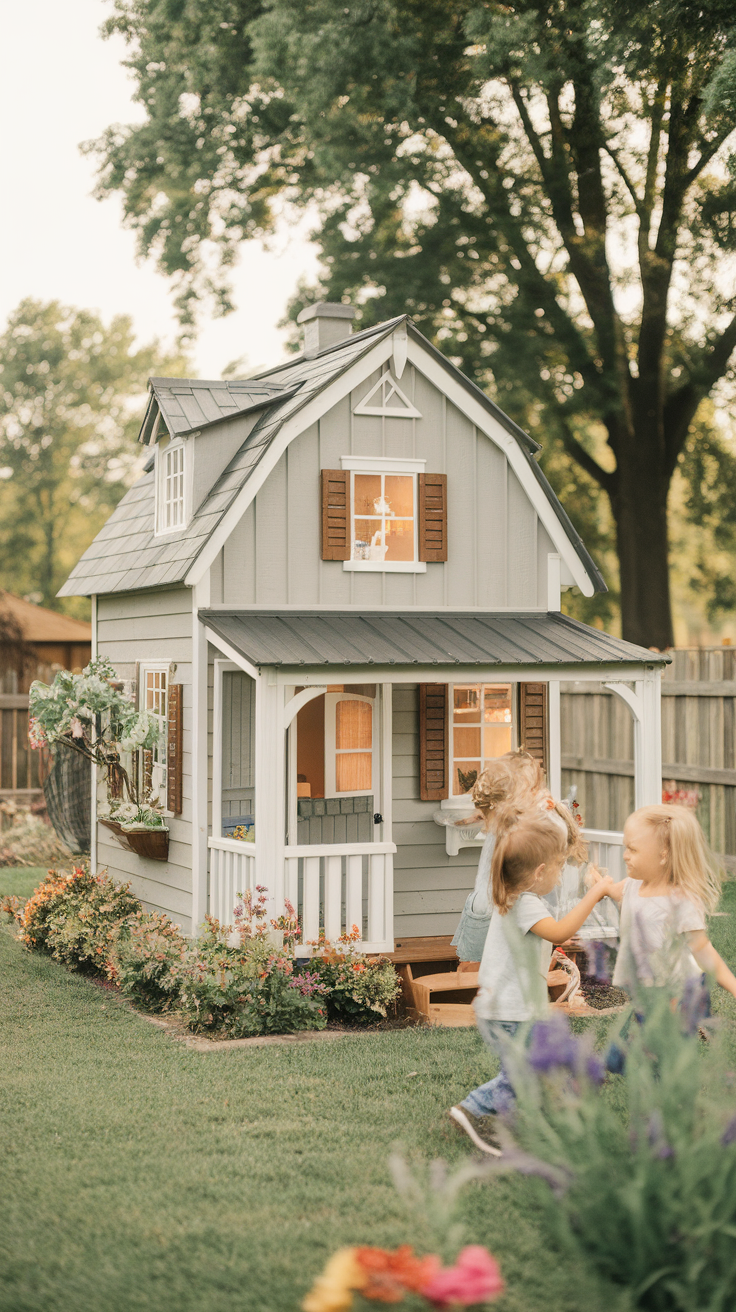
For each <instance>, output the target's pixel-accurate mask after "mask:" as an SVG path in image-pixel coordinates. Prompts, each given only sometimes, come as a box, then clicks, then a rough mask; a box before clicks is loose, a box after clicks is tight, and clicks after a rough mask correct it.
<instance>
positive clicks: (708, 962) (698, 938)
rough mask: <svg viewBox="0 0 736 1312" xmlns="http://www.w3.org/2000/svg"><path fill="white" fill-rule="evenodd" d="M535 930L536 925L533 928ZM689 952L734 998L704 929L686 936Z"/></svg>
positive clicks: (731, 980) (732, 983)
mask: <svg viewBox="0 0 736 1312" xmlns="http://www.w3.org/2000/svg"><path fill="white" fill-rule="evenodd" d="M534 928H535V929H536V925H535V926H534ZM687 940H688V943H689V944H690V951H691V952H692V954H693V956H694V957H695V960H696V961H697V963H698V965H699V966H700V969H701V970H704V971H705V973H706V975H714V976H715V979H716V983H717V984H720V985H721V988H724V989H727V990H728V992H729V993H732V994H733V996H734V997H735V998H736V976H734V975H732V973H731V971H730V970H729V969H728V966H727V965H726V963H725V961H724V960H723V957H720V956H719V955H718V953H717V952H716V950H715V948H714V947H713V944H712V943H711V941H710V939H709V938H708V935H707V934H706V932H705V930H704V929H695V930H692V931H691V932H690V933H689V934H688V936H687Z"/></svg>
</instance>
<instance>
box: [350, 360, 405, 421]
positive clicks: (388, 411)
mask: <svg viewBox="0 0 736 1312" xmlns="http://www.w3.org/2000/svg"><path fill="white" fill-rule="evenodd" d="M353 414H355V415H389V416H390V417H391V418H393V419H421V417H422V416H421V414H420V413H419V411H418V410H417V408H416V406H413V405H412V403H411V401H410V400H409V398H408V396H406V395H405V394H404V392H402V390H401V388H400V387H399V384H398V383H397V381H396V379H395V378H393V377H392V375H391V373H390V371H389V370H387V371H386V373H385V374H382V375H381V377H380V378H379V380H378V382H377V383H375V384H374V385H373V387H372V388H371V390H370V392H368V394H367V396H364V397H363V400H362V401H361V402H360V404H359V405H356V407H355V409H354V411H353Z"/></svg>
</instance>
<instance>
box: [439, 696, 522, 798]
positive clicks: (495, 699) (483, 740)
mask: <svg viewBox="0 0 736 1312" xmlns="http://www.w3.org/2000/svg"><path fill="white" fill-rule="evenodd" d="M451 713H452V725H451V760H452V793H453V796H455V797H462V796H464V795H465V794H466V793H469V792H470V791H471V789H472V787H473V784H474V783H475V781H476V779H477V778H478V775H479V774H480V773H481V771H482V770H483V769H485V767H486V765H487V764H488V762H489V761H492V760H495V759H496V758H497V757H499V756H503V755H504V753H505V752H510V751H511V747H512V731H513V717H512V685H511V684H510V683H466V684H457V683H456V684H455V685H454V687H453V689H452V703H451Z"/></svg>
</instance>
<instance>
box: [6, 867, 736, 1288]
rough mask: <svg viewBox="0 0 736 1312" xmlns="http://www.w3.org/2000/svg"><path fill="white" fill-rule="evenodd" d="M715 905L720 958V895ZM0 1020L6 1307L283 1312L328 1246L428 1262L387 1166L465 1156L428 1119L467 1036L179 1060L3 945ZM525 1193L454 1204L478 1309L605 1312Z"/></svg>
mask: <svg viewBox="0 0 736 1312" xmlns="http://www.w3.org/2000/svg"><path fill="white" fill-rule="evenodd" d="M3 873H6V872H3ZM24 874H25V872H24ZM18 878H20V876H18ZM7 891H19V890H18V889H13V890H10V889H8V890H7ZM724 909H725V910H726V911H730V912H731V913H732V914H731V915H730V916H728V917H724V918H720V919H716V920H714V921H713V924H712V931H713V938H714V940H715V941H716V944H717V946H718V947H719V949H720V950H721V951H722V952H723V953H724V955H725V956H727V957H729V958H730V960H731V962H732V963H733V961H734V960H735V959H736V914H733V913H736V885H730V886H729V888H728V889H727V893H726V897H725V899H724ZM723 1009H724V1010H726V1011H727V1012H729V1013H730V1014H731V1015H732V1016H734V1015H736V1008H732V1007H731V999H726V1000H725V1004H724V1005H723ZM0 1014H1V1015H2V1017H3V1025H2V1042H3V1055H2V1062H1V1065H0V1070H1V1071H2V1075H1V1076H0V1079H1V1080H2V1084H1V1086H0V1090H1V1091H0V1098H1V1100H2V1107H3V1111H4V1117H3V1120H4V1129H3V1152H2V1156H1V1157H0V1196H1V1197H2V1199H3V1203H2V1224H1V1225H0V1255H1V1256H0V1309H2V1312H40V1310H43V1312H134V1310H136V1312H137V1310H139V1309H140V1310H141V1312H143V1310H145V1312H195V1310H196V1312H226V1310H227V1312H237V1310H239V1309H243V1310H244V1312H292V1310H296V1309H297V1308H298V1306H299V1302H300V1299H301V1297H302V1295H303V1293H304V1291H305V1290H306V1289H307V1288H308V1286H309V1285H310V1283H311V1280H312V1278H313V1277H314V1275H315V1274H316V1273H317V1271H319V1270H320V1268H321V1267H322V1265H323V1263H324V1261H325V1259H326V1258H327V1257H328V1256H329V1254H330V1253H332V1252H333V1251H334V1250H335V1249H336V1248H337V1247H339V1246H340V1245H341V1244H346V1243H355V1242H363V1243H374V1244H384V1245H389V1246H392V1247H393V1246H395V1245H396V1244H398V1243H400V1242H408V1243H413V1244H414V1245H415V1246H416V1247H417V1248H420V1249H427V1248H431V1247H433V1246H434V1245H433V1240H432V1235H431V1233H430V1232H429V1231H428V1230H427V1228H426V1227H425V1223H424V1221H423V1218H422V1216H421V1215H420V1214H417V1213H416V1212H414V1213H410V1212H408V1211H407V1209H406V1206H405V1204H404V1203H403V1201H402V1200H401V1199H400V1198H399V1197H398V1195H397V1194H396V1193H395V1192H394V1189H393V1187H392V1185H391V1182H390V1177H389V1172H388V1167H387V1158H388V1155H389V1153H390V1151H391V1149H392V1147H393V1146H394V1145H396V1144H397V1143H400V1144H402V1145H403V1146H404V1147H405V1149H406V1150H407V1152H408V1153H409V1154H413V1155H419V1156H422V1157H424V1158H431V1157H437V1156H441V1157H444V1158H445V1159H446V1160H448V1161H449V1162H450V1163H457V1162H459V1161H461V1160H462V1159H463V1158H464V1157H465V1155H466V1153H465V1145H464V1143H463V1142H462V1141H461V1140H460V1139H459V1137H457V1136H456V1134H455V1132H454V1130H453V1127H452V1126H451V1125H450V1124H449V1123H448V1122H447V1120H446V1116H445V1111H446V1108H447V1107H448V1106H450V1104H451V1103H452V1102H454V1101H455V1100H457V1099H458V1098H460V1097H462V1096H463V1095H464V1094H465V1093H466V1092H467V1090H468V1089H469V1088H471V1087H472V1086H473V1085H475V1084H478V1083H479V1082H480V1081H481V1080H483V1079H487V1078H488V1077H489V1074H490V1073H491V1069H492V1063H491V1059H490V1058H488V1057H487V1056H486V1053H485V1051H484V1049H483V1047H482V1044H481V1042H480V1040H479V1038H478V1037H477V1036H476V1034H475V1032H474V1031H472V1030H423V1029H422V1030H420V1029H417V1030H401V1031H393V1032H387V1033H382V1034H381V1033H379V1034H372V1035H370V1036H365V1037H360V1038H347V1039H338V1040H331V1041H325V1042H319V1041H318V1042H315V1043H305V1044H303V1045H300V1046H298V1047H297V1046H296V1045H295V1046H285V1047H272V1048H251V1049H238V1050H233V1051H230V1052H225V1053H217V1054H201V1053H197V1052H192V1051H190V1050H189V1049H187V1048H185V1047H184V1046H183V1045H181V1044H178V1043H176V1042H174V1041H173V1040H171V1039H170V1038H168V1037H167V1036H166V1035H165V1034H162V1033H161V1032H160V1031H158V1030H157V1029H156V1028H155V1027H154V1026H152V1025H150V1024H149V1023H148V1022H146V1021H145V1020H143V1019H141V1018H140V1017H139V1016H137V1015H135V1014H134V1013H133V1012H131V1011H130V1010H129V1009H128V1008H127V1007H126V1006H125V1005H124V1004H123V1003H122V1002H121V1001H120V999H119V998H117V997H116V996H115V995H113V994H110V993H106V992H104V991H103V990H101V989H99V988H97V987H95V986H94V985H92V984H90V983H89V982H88V981H86V980H84V979H82V978H80V977H78V976H75V975H73V974H70V973H69V972H68V971H67V970H65V969H64V968H63V967H61V966H58V965H57V964H56V963H54V962H52V961H50V960H48V959H47V958H44V957H40V956H35V955H30V954H28V953H26V952H24V951H23V950H22V949H21V947H20V946H19V945H18V943H17V942H15V941H14V940H13V939H12V938H11V936H10V934H9V933H0ZM536 1188H537V1186H536V1183H535V1182H534V1181H529V1180H526V1179H523V1178H520V1177H518V1176H513V1177H511V1176H510V1177H508V1178H506V1177H498V1178H495V1179H494V1180H493V1181H492V1182H491V1183H485V1184H483V1185H479V1184H473V1185H470V1186H468V1187H467V1189H466V1191H465V1195H464V1201H463V1209H464V1219H465V1222H466V1234H465V1239H466V1241H467V1242H482V1243H485V1244H487V1245H488V1246H489V1248H490V1249H491V1251H492V1252H494V1253H495V1254H496V1256H497V1257H498V1259H499V1261H500V1262H501V1266H502V1270H503V1273H504V1276H505V1278H506V1280H507V1283H508V1293H507V1295H506V1296H505V1298H504V1299H503V1300H501V1301H499V1302H498V1303H497V1304H496V1305H495V1306H496V1307H498V1309H499V1312H543V1310H544V1312H547V1310H548V1309H550V1308H560V1309H563V1308H564V1312H614V1309H617V1308H618V1306H619V1304H618V1303H617V1301H616V1298H615V1297H614V1296H612V1291H611V1290H610V1288H608V1287H605V1286H603V1285H602V1284H601V1283H599V1282H598V1281H597V1278H596V1277H595V1276H594V1275H593V1274H592V1273H591V1272H590V1271H588V1270H587V1269H584V1268H582V1267H576V1268H571V1267H570V1265H569V1264H567V1263H563V1262H562V1260H561V1258H560V1256H559V1254H556V1253H555V1251H554V1250H553V1249H551V1248H549V1247H545V1246H544V1244H543V1243H542V1242H541V1241H540V1237H539V1233H538V1229H537V1217H538V1213H537V1206H536V1203H535V1197H536Z"/></svg>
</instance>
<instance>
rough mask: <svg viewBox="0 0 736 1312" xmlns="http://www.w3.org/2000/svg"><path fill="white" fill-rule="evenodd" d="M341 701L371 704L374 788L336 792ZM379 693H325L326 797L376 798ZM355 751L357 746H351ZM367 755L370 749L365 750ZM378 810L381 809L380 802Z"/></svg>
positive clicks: (378, 777) (378, 762)
mask: <svg viewBox="0 0 736 1312" xmlns="http://www.w3.org/2000/svg"><path fill="white" fill-rule="evenodd" d="M338 702H367V703H368V705H369V706H370V707H371V712H372V713H371V729H372V738H371V747H370V755H371V784H372V787H371V788H363V789H359V790H353V789H351V790H350V792H349V793H338V791H337V754H338V753H337V703H338ZM377 716H378V695H376V696H375V697H364V696H363V695H362V693H353V692H326V693H325V797H338V798H339V797H374V798H375V797H377V795H378V792H379V779H380V776H379V773H378V771H379V769H380V757H379V751H378V745H379V732H378V730H379V725H378V719H377ZM350 750H354V749H350ZM366 755H368V752H367V750H366ZM376 809H377V810H380V807H379V806H378V803H376Z"/></svg>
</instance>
